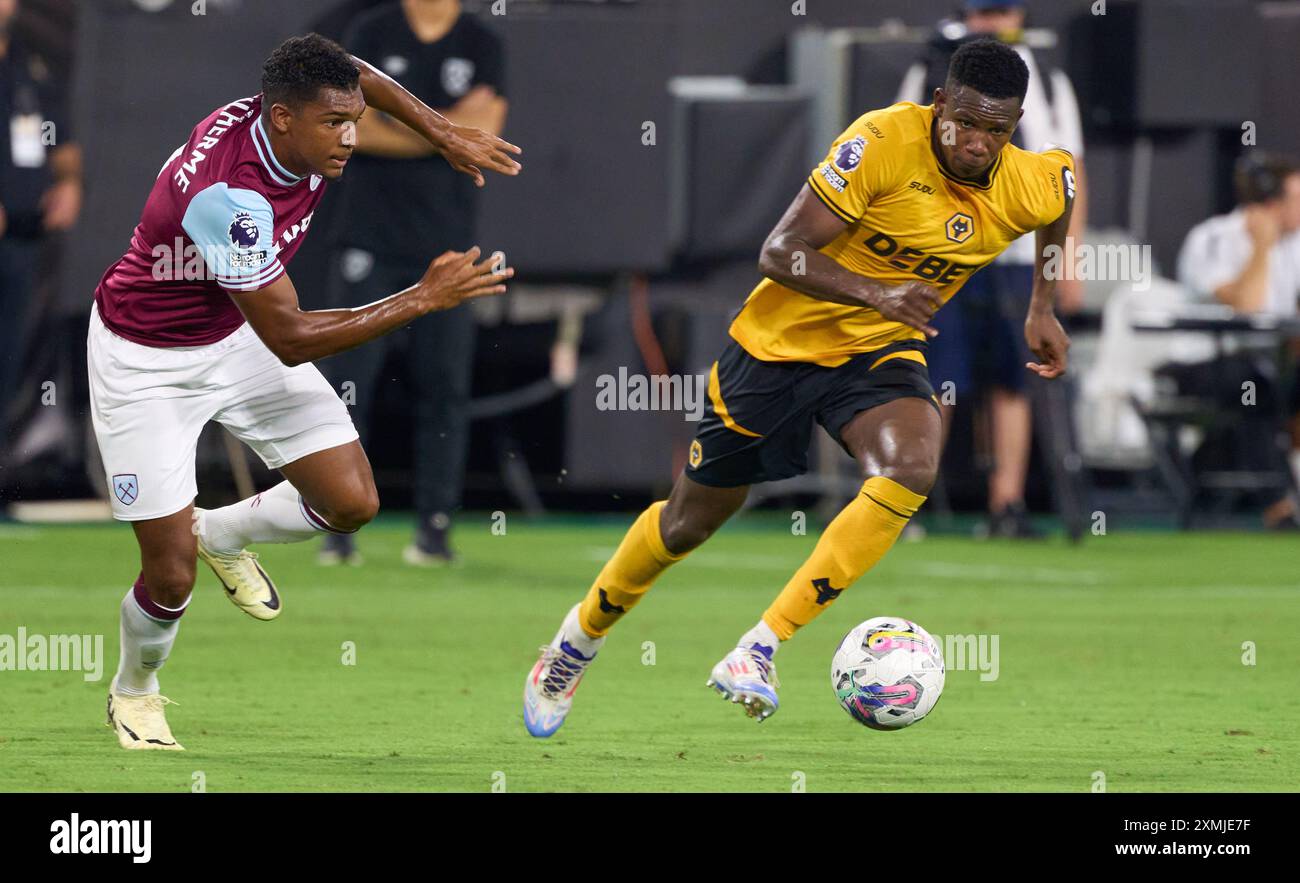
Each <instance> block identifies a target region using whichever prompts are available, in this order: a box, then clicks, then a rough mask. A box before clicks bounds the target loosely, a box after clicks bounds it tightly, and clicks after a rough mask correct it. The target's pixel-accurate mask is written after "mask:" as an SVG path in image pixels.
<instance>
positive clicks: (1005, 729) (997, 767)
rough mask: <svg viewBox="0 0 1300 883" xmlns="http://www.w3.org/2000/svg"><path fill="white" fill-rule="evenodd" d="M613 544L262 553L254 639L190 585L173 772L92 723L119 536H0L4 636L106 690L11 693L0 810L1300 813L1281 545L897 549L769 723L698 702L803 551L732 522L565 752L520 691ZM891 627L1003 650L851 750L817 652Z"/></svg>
mask: <svg viewBox="0 0 1300 883" xmlns="http://www.w3.org/2000/svg"><path fill="white" fill-rule="evenodd" d="M630 520H631V519H630V518H626V519H601V520H595V519H593V520H589V521H577V520H573V519H564V520H548V521H542V522H534V523H530V522H528V521H526V520H524V519H523V518H522V517H520V518H514V517H512V518H510V520H509V522H508V525H507V532H506V534H505V535H503V536H501V535H494V534H493V533H492V531H491V524H490V520H489V518H488V517H487V516H486V515H477V516H466V517H465V518H464V519H462V521H461V522H460V524H459V527H458V532H457V535H456V540H457V541H458V544H459V548H460V550H461V552H462V553H463V557H464V560H465V561H466V562H467V563H466V564H465V565H464V566H463V567H460V568H456V569H452V570H445V571H425V570H419V569H413V568H410V567H407V566H405V565H403V564H402V563H401V561H400V553H401V547H402V545H403V544H404V543H405V542H406V541H407V537H408V530H409V528H408V525H407V523H406V522H405V521H404V520H401V519H397V518H384V519H381V520H380V521H379V522H377V523H375V524H373V525H370V526H369V527H367V528H366V529H365V530H364V531H363V533H362V534H361V548H362V551H363V554H364V555H365V557H366V564H365V566H364V567H362V568H359V569H352V568H329V569H325V568H319V567H317V566H316V565H315V563H314V554H315V551H316V544H315V543H310V544H301V545H297V546H265V547H262V548H261V549H260V550H259V551H260V552H261V554H262V556H263V563H264V564H265V565H266V566H267V568H268V569H269V570H270V572H271V573H272V574H273V575H274V576H275V578H276V580H277V582H278V583H279V585H280V588H281V589H282V591H283V594H284V596H285V605H286V606H285V612H284V614H283V616H282V617H281V618H280V619H279V620H278V621H276V622H273V623H260V622H256V621H254V620H252V619H250V618H248V617H247V616H245V615H243V614H242V613H240V612H239V611H237V610H236V609H235V608H234V607H233V606H232V605H230V604H229V603H228V602H227V601H226V600H225V599H224V596H223V593H222V592H221V591H220V589H219V587H218V586H217V584H216V581H215V580H214V578H213V576H212V574H211V573H210V572H208V571H207V570H206V568H204V567H203V566H202V565H200V572H199V580H198V586H197V588H196V592H195V598H194V600H193V602H192V604H191V607H190V610H189V612H188V613H187V615H186V616H185V619H184V620H183V624H182V627H181V632H180V636H179V640H178V642H177V644H176V648H175V650H174V652H173V654H172V657H171V660H170V661H169V662H168V664H167V667H166V668H165V669H164V670H163V672H162V682H163V692H164V694H165V695H167V696H169V697H170V698H172V699H173V700H175V701H176V702H178V703H179V704H178V705H174V706H171V707H170V708H169V710H168V717H169V721H170V723H171V725H172V729H173V731H174V732H175V733H176V736H177V738H178V739H179V740H180V741H181V742H182V743H183V744H184V745H185V746H186V747H187V749H188V750H187V751H186V752H184V753H179V752H177V753H169V752H125V751H122V750H120V749H119V748H118V747H117V743H116V740H115V738H114V737H113V734H112V732H111V731H110V730H109V729H108V728H106V727H105V726H104V724H103V717H104V700H105V693H106V691H107V687H108V681H109V679H110V678H111V676H112V672H113V670H114V668H115V666H116V659H117V606H118V602H119V601H120V599H121V597H122V595H123V593H124V592H125V590H126V588H127V587H128V586H129V585H130V584H131V582H132V580H133V579H134V577H135V574H136V572H137V561H138V555H137V551H136V549H135V546H134V542H133V540H132V538H131V535H130V531H129V529H128V528H126V527H125V526H118V525H96V526H68V527H29V526H21V525H19V526H7V527H0V564H2V565H3V567H2V570H0V572H2V573H3V576H0V634H9V635H14V634H15V633H16V630H17V628H18V626H24V627H25V628H26V629H27V631H28V633H32V634H59V633H73V634H82V633H92V634H94V633H98V634H103V635H104V636H105V640H104V651H105V656H106V657H107V658H106V660H105V671H104V677H103V680H102V681H101V682H99V683H87V682H85V681H84V680H83V676H82V674H81V673H79V672H50V671H44V672H31V671H21V672H20V671H0V791H25V790H58V791H105V790H106V791H188V790H190V789H191V786H192V784H193V783H194V782H195V781H197V780H198V779H197V778H196V775H195V774H196V773H202V781H203V782H204V784H205V786H206V789H207V790H208V791H212V792H217V791H281V790H288V791H316V790H329V791H353V790H357V791H423V790H435V791H441V790H450V791H489V790H492V789H493V788H494V787H495V788H496V789H498V790H500V789H502V788H504V789H505V790H507V791H570V790H576V791H611V790H613V791H622V790H627V791H769V792H789V791H791V790H792V789H798V788H801V787H802V788H805V789H806V790H807V791H810V792H817V791H835V790H842V791H871V792H876V791H893V790H907V791H918V790H919V791H1026V790H1030V791H1041V790H1047V791H1074V792H1087V791H1089V790H1091V789H1094V788H1095V787H1096V786H1097V783H1100V782H1101V779H1100V778H1099V775H1100V776H1104V786H1105V788H1106V790H1108V791H1111V792H1132V791H1218V790H1227V791H1256V790H1259V791H1267V790H1294V789H1295V788H1296V787H1297V786H1298V784H1300V703H1297V702H1296V701H1295V700H1296V695H1297V687H1298V685H1300V641H1297V640H1296V635H1297V634H1298V633H1300V577H1297V574H1296V569H1295V564H1296V560H1297V557H1296V548H1297V547H1296V541H1295V539H1294V538H1291V537H1280V536H1262V535H1249V534H1181V535H1180V534H1159V533H1135V534H1122V533H1112V534H1111V535H1108V536H1100V537H1089V539H1088V541H1087V542H1085V543H1084V544H1083V545H1082V546H1080V547H1077V548H1076V547H1070V546H1068V545H1066V544H1064V543H1063V542H1060V541H1049V542H1046V543H1041V544H1022V545H1011V544H1007V543H1000V542H986V543H976V542H973V541H970V540H966V539H960V538H952V537H934V536H932V537H931V538H930V539H927V540H925V541H923V542H919V543H902V544H900V545H899V546H898V547H897V548H895V549H894V551H893V552H892V553H891V554H890V555H889V556H888V557H887V558H886V560H885V561H884V562H883V563H882V564H881V565H880V566H879V567H878V568H877V569H876V570H875V571H873V572H872V573H871V574H869V575H868V576H867V577H866V578H865V579H863V580H861V581H860V582H859V583H857V584H856V585H854V586H853V587H851V588H850V589H849V590H848V591H846V592H845V593H844V595H843V596H842V597H841V598H840V599H839V601H838V602H836V604H835V605H833V606H832V607H831V608H830V609H829V610H828V611H827V612H826V613H825V614H823V616H822V617H821V618H820V619H819V620H817V621H816V622H814V623H813V624H812V625H811V626H809V627H808V628H806V629H805V630H804V631H803V632H801V633H800V634H799V635H797V636H796V637H795V639H794V640H793V641H791V642H790V643H789V644H787V645H786V646H785V647H784V648H783V649H782V650H781V653H780V655H779V656H778V657H777V661H778V664H779V669H780V675H781V679H782V682H783V686H782V689H781V692H780V695H781V709H780V711H779V712H778V713H777V714H776V716H775V717H773V718H772V719H771V720H769V721H767V722H765V723H763V724H761V725H758V724H755V723H753V722H752V721H750V720H749V719H747V718H745V717H744V715H743V714H742V713H741V712H740V710H739V709H737V708H735V707H732V706H730V705H728V704H726V703H724V702H723V701H722V700H721V699H719V698H717V697H716V696H714V694H713V693H712V691H710V690H708V689H707V688H706V687H705V686H704V681H705V679H706V678H707V677H708V673H709V669H710V668H711V667H712V665H713V664H714V662H716V661H717V660H718V659H719V658H721V656H722V655H723V653H725V652H726V650H727V649H728V648H729V647H730V646H731V644H732V642H733V641H734V640H735V639H736V637H737V636H738V635H739V634H740V633H741V632H742V631H743V630H744V629H746V628H748V627H749V626H750V625H751V624H752V623H753V622H754V621H755V620H756V619H757V618H758V616H759V614H760V613H761V612H762V611H763V609H764V608H765V607H766V606H767V604H768V602H769V600H770V599H771V598H772V597H773V596H774V594H775V593H776V592H777V591H778V590H779V589H780V587H781V586H782V585H783V584H784V581H785V580H786V578H787V577H788V576H789V574H790V573H791V572H792V571H793V570H794V568H795V567H796V566H797V565H798V564H799V563H800V561H801V560H802V559H803V558H804V556H805V555H806V554H807V553H808V551H810V550H811V548H812V546H813V543H814V542H815V540H816V536H815V534H816V531H814V530H811V529H810V531H809V535H807V536H792V535H791V534H790V531H789V529H788V527H787V528H785V529H782V527H781V525H780V523H779V522H775V521H773V520H771V519H769V518H764V517H762V516H751V515H746V516H741V517H740V518H738V519H737V520H736V521H735V522H733V524H731V525H728V526H727V527H726V528H725V529H724V530H723V531H722V532H720V533H719V534H718V536H716V537H715V538H714V539H713V540H712V541H711V542H710V543H709V544H708V545H706V546H705V547H704V548H702V549H700V550H698V551H697V552H696V553H694V554H693V555H692V556H691V558H689V559H688V560H686V561H685V562H684V563H682V564H680V565H678V566H677V567H675V568H674V569H673V570H672V571H670V572H669V573H668V574H666V575H665V577H664V578H663V579H662V580H661V581H660V582H659V584H658V585H657V586H656V587H655V588H654V589H653V590H652V591H651V592H650V594H649V596H648V597H647V598H646V599H645V600H644V601H643V602H642V604H641V605H640V607H638V608H637V609H636V610H635V611H634V612H633V613H632V614H630V615H629V616H628V618H627V619H626V620H624V622H623V623H621V624H620V626H619V627H618V628H617V629H616V630H615V631H614V633H613V636H612V637H611V639H610V640H609V642H608V643H607V644H606V646H605V649H604V650H603V652H602V653H601V656H600V659H599V660H598V661H597V662H596V664H595V665H594V666H593V668H592V669H591V671H590V673H589V674H588V676H587V679H586V681H585V682H584V683H583V685H582V688H581V689H580V690H579V692H578V695H577V703H576V705H575V707H574V711H573V713H572V714H571V715H570V717H569V720H568V722H567V723H566V725H565V727H564V729H562V730H561V731H560V732H559V733H558V734H557V735H556V736H555V737H553V738H551V739H549V740H535V739H533V738H531V737H529V736H528V735H527V734H526V733H525V731H524V728H523V722H522V715H521V711H520V694H521V689H522V684H523V679H524V675H525V673H526V672H527V671H528V669H529V667H530V666H531V665H532V663H533V661H534V659H535V658H536V653H537V648H538V647H539V646H540V645H541V644H543V643H545V642H546V641H548V640H549V639H550V638H551V636H552V635H553V634H554V630H555V628H556V627H557V625H558V623H559V620H560V618H561V616H562V615H563V614H564V612H565V611H566V610H567V609H568V607H569V606H570V605H571V604H573V603H574V602H575V601H576V600H577V599H578V598H579V597H580V596H581V595H582V593H583V592H584V591H585V590H586V588H587V586H588V585H589V583H590V580H591V579H592V577H593V576H594V574H595V572H596V570H597V569H598V568H599V566H600V563H601V561H602V560H603V559H604V558H605V557H606V556H607V555H608V553H609V552H610V551H612V549H613V548H614V546H615V545H616V544H617V542H618V540H619V538H620V537H621V535H622V532H623V530H624V529H625V527H626V525H627V524H628V523H630ZM883 614H893V615H901V616H906V617H908V618H911V619H914V620H916V621H917V622H919V623H921V624H922V625H923V626H925V627H926V628H927V629H928V630H929V631H930V632H931V633H933V634H934V635H936V636H939V637H940V638H941V640H942V636H945V635H970V634H974V635H979V634H983V635H990V636H991V635H996V636H997V638H998V676H997V678H996V680H981V677H980V672H979V671H977V670H965V671H951V670H950V671H949V674H948V680H947V687H946V689H945V692H944V696H943V698H942V700H941V701H940V703H939V705H938V707H937V708H936V709H935V711H934V713H933V714H932V715H931V716H930V717H929V718H928V719H926V720H925V721H922V722H921V723H920V724H918V725H916V726H914V727H911V728H909V729H906V730H903V731H899V732H893V733H880V732H873V731H870V730H867V729H865V728H863V727H861V726H859V725H857V724H855V723H853V722H852V721H851V720H850V719H849V717H848V716H847V715H846V714H845V713H844V712H843V711H842V710H841V709H840V708H839V707H838V706H837V704H836V703H835V701H834V698H833V694H832V690H831V686H830V678H829V664H830V657H831V653H832V651H833V649H834V647H835V645H836V643H837V642H838V641H839V639H840V638H841V637H842V636H843V635H844V634H845V632H847V631H848V630H849V629H850V628H851V627H852V626H853V625H854V624H856V623H857V622H859V621H861V620H863V619H866V618H868V617H871V616H877V615H883ZM345 642H353V644H354V646H355V665H344V664H343V656H344V653H345V651H344V645H345ZM648 642H649V643H648ZM1246 642H1252V645H1251V646H1253V648H1254V650H1253V653H1254V656H1255V658H1254V664H1245V662H1243V656H1244V655H1245V654H1247V653H1248V652H1249V651H1247V650H1244V649H1243V645H1244V644H1245V643H1246ZM651 657H653V664H646V663H647V662H649V661H651ZM1246 661H1249V659H1247V660H1246ZM949 665H950V667H951V665H952V660H951V659H950V660H949Z"/></svg>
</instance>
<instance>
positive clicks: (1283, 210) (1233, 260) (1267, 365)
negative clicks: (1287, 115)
mask: <svg viewBox="0 0 1300 883" xmlns="http://www.w3.org/2000/svg"><path fill="white" fill-rule="evenodd" d="M1233 183H1234V189H1235V192H1236V195H1237V205H1236V207H1235V208H1234V209H1233V210H1232V211H1231V212H1229V213H1227V214H1223V215H1216V216H1215V217H1212V218H1208V219H1206V220H1204V221H1202V222H1201V223H1199V224H1197V225H1196V226H1195V227H1193V228H1192V229H1191V231H1190V232H1189V233H1188V234H1187V241H1186V242H1185V243H1184V244H1183V249H1182V252H1181V253H1180V254H1179V257H1178V281H1179V282H1181V283H1182V284H1183V285H1184V286H1185V287H1186V288H1187V289H1188V290H1189V291H1191V292H1194V293H1195V294H1196V295H1197V296H1199V297H1200V298H1201V299H1202V300H1207V301H1208V300H1212V301H1217V302H1218V303H1221V304H1224V305H1225V306H1227V307H1230V308H1231V309H1232V310H1233V311H1234V312H1236V313H1238V314H1243V315H1251V314H1259V315H1264V316H1273V317H1277V318H1279V319H1282V320H1287V319H1291V320H1294V319H1296V318H1297V303H1298V302H1300V301H1298V299H1300V166H1297V165H1296V163H1295V161H1294V160H1293V159H1291V158H1289V157H1285V156H1279V155H1269V154H1255V153H1247V154H1246V155H1245V156H1243V157H1242V159H1241V160H1240V161H1239V162H1238V164H1237V168H1236V173H1235V176H1234V182H1233ZM1289 343H1290V345H1291V346H1290V347H1289V348H1290V349H1291V352H1292V354H1294V343H1295V339H1292V340H1291V341H1290V342H1289ZM1271 349H1273V347H1271V346H1268V345H1267V342H1266V345H1265V347H1264V351H1263V352H1260V351H1259V350H1258V348H1257V347H1254V348H1252V347H1250V346H1245V347H1243V351H1242V352H1238V353H1233V354H1229V355H1223V356H1221V357H1219V358H1218V359H1216V360H1214V361H1212V362H1208V363H1201V364H1198V365H1190V366H1185V367H1182V368H1181V369H1179V370H1178V371H1177V372H1167V373H1171V374H1172V376H1173V377H1174V378H1175V380H1176V382H1178V383H1179V385H1180V387H1181V388H1183V389H1185V390H1186V389H1191V390H1195V389H1198V388H1199V389H1213V390H1216V391H1217V392H1218V397H1219V398H1220V399H1223V400H1226V401H1227V402H1228V403H1229V406H1230V407H1231V406H1232V405H1233V403H1239V402H1240V399H1241V396H1242V391H1243V384H1246V383H1249V384H1252V385H1253V387H1254V390H1255V391H1256V393H1257V395H1256V396H1255V400H1254V405H1253V407H1252V409H1251V410H1245V409H1242V408H1239V407H1233V410H1234V411H1235V412H1238V414H1239V419H1238V420H1237V421H1235V422H1234V425H1233V435H1234V436H1235V437H1237V438H1240V439H1241V443H1240V445H1239V448H1240V453H1238V454H1236V459H1238V461H1239V462H1242V463H1244V464H1249V465H1251V466H1252V468H1253V469H1254V470H1255V471H1264V470H1266V469H1268V468H1269V467H1270V465H1271V466H1272V467H1273V471H1274V472H1278V473H1282V474H1285V473H1286V470H1287V468H1288V467H1291V468H1295V470H1296V471H1295V474H1296V475H1297V476H1298V477H1300V455H1298V454H1297V449H1300V419H1297V414H1300V382H1297V381H1300V377H1297V376H1296V375H1295V374H1294V372H1290V374H1291V376H1285V375H1284V376H1281V377H1279V376H1277V372H1275V371H1274V370H1272V368H1273V367H1274V363H1273V361H1272V355H1273V354H1272V352H1270V350H1271ZM1283 365H1284V366H1285V365H1286V362H1285V361H1284V362H1283ZM1283 370H1284V371H1285V367H1284V368H1283ZM1288 393H1289V401H1288V404H1287V405H1286V409H1285V411H1284V412H1283V413H1284V414H1285V415H1286V416H1287V417H1289V419H1290V424H1291V426H1290V429H1291V431H1290V434H1289V435H1290V445H1289V447H1290V449H1291V450H1290V453H1291V461H1293V462H1294V463H1295V466H1292V464H1291V463H1282V464H1279V463H1278V462H1277V458H1278V456H1279V451H1278V445H1276V444H1274V436H1275V435H1276V429H1277V417H1278V414H1279V412H1278V404H1279V403H1278V397H1279V396H1286V395H1288ZM1265 496H1266V497H1267V498H1268V500H1267V502H1268V503H1269V505H1268V506H1267V508H1266V509H1265V511H1264V515H1263V518H1264V524H1265V526H1267V527H1270V528H1278V527H1288V528H1297V527H1300V520H1297V513H1296V501H1295V498H1294V494H1293V493H1292V488H1291V486H1289V485H1282V486H1278V487H1273V488H1271V489H1266V490H1265Z"/></svg>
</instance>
